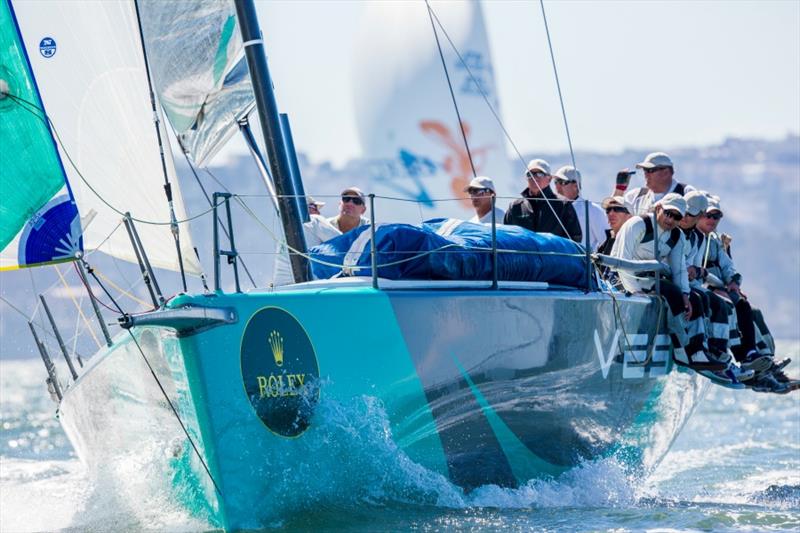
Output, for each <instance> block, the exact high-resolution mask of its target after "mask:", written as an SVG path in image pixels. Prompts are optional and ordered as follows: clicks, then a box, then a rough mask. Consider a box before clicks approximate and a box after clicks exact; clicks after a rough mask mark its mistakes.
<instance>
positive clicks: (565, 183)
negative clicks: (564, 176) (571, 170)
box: [556, 180, 578, 185]
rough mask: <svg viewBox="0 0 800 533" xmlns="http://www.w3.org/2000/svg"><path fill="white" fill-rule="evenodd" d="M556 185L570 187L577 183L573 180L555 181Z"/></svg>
mask: <svg viewBox="0 0 800 533" xmlns="http://www.w3.org/2000/svg"><path fill="white" fill-rule="evenodd" d="M556 183H557V184H558V185H571V184H573V183H578V182H577V181H575V180H556Z"/></svg>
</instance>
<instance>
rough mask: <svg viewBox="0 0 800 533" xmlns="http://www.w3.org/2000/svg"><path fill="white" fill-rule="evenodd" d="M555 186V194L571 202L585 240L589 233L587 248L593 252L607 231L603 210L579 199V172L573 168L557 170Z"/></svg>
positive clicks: (565, 167)
mask: <svg viewBox="0 0 800 533" xmlns="http://www.w3.org/2000/svg"><path fill="white" fill-rule="evenodd" d="M553 178H554V181H555V184H556V194H557V195H558V196H560V197H561V198H564V199H566V200H569V201H571V202H572V207H573V208H574V209H575V214H576V215H577V217H578V223H579V224H580V226H581V234H582V235H583V236H584V240H585V239H586V233H587V231H588V233H589V248H590V249H591V250H594V249H596V248H597V245H598V244H600V243H601V242H603V240H604V239H605V231H606V230H607V229H608V222H607V221H606V214H605V213H604V212H603V209H602V208H601V207H600V206H599V205H597V204H596V203H594V202H590V201H589V200H586V199H585V198H581V197H580V193H581V172H580V170H578V169H576V168H575V167H573V166H569V165H567V166H563V167H561V168H559V169H558V170H557V171H556V173H555V175H554V176H553ZM586 204H588V206H589V228H588V229H587V228H586Z"/></svg>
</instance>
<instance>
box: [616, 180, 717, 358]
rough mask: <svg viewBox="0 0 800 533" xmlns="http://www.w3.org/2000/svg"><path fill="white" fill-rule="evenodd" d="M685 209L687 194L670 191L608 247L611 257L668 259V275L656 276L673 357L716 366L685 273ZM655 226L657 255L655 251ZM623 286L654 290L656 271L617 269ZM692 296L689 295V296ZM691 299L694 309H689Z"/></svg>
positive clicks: (631, 289) (625, 226) (699, 306)
mask: <svg viewBox="0 0 800 533" xmlns="http://www.w3.org/2000/svg"><path fill="white" fill-rule="evenodd" d="M685 212H686V200H684V199H683V197H682V196H680V195H679V194H676V193H669V194H666V195H664V197H663V198H662V199H661V200H659V201H658V202H657V203H656V204H655V212H654V213H648V214H646V215H640V216H635V217H631V218H630V219H629V220H628V221H627V222H625V223H624V224H623V225H622V227H621V228H620V230H619V233H618V234H617V238H616V241H615V242H614V246H613V248H612V250H611V256H612V257H618V258H620V259H627V260H638V261H642V260H653V259H655V260H657V261H662V262H666V263H667V264H668V266H669V268H670V273H671V276H670V279H661V280H660V289H661V296H662V297H663V298H664V299H665V300H666V302H667V325H668V327H669V330H670V333H671V337H672V343H673V347H674V353H675V361H676V362H678V363H679V364H682V365H685V366H692V367H695V368H697V369H700V368H702V369H708V370H715V371H720V370H724V369H725V368H726V366H727V365H724V364H721V363H713V362H710V361H709V360H708V357H707V355H706V351H705V346H704V343H703V339H704V338H705V325H704V323H703V316H702V304H701V303H700V302H699V301H698V300H697V297H696V296H692V297H691V299H690V292H691V291H690V288H689V278H688V275H687V271H686V261H685V257H684V248H685V245H686V242H685V238H684V236H683V232H682V231H681V230H680V228H678V223H679V222H680V220H681V219H682V218H683V215H684V213H685ZM656 232H657V234H658V237H657V239H658V240H657V242H658V255H657V256H656V253H655V242H656ZM618 274H619V278H620V281H621V282H622V285H623V287H624V288H625V290H626V291H628V292H631V293H635V292H652V291H653V290H654V286H655V279H654V278H655V276H653V275H651V274H647V273H637V274H633V273H630V272H626V271H625V270H622V269H619V270H618ZM692 300H693V301H692ZM693 304H694V306H695V307H696V308H697V309H693Z"/></svg>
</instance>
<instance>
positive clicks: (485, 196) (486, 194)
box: [464, 176, 506, 224]
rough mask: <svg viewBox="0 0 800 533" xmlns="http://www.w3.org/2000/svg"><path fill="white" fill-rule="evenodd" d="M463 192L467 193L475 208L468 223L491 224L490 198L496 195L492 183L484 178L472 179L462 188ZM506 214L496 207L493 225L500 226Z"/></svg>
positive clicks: (489, 179)
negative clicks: (473, 214)
mask: <svg viewBox="0 0 800 533" xmlns="http://www.w3.org/2000/svg"><path fill="white" fill-rule="evenodd" d="M464 192H466V193H469V198H470V200H471V201H472V207H474V208H475V216H474V217H472V218H471V219H469V221H470V222H476V223H478V224H491V223H492V198H494V197H495V195H496V194H497V190H496V189H495V187H494V181H492V179H491V178H487V177H486V176H478V177H477V178H473V179H472V181H470V182H469V185H467V186H466V187H465V188H464ZM505 216H506V212H505V211H503V210H502V209H500V208H499V207H497V205H496V204H495V208H494V220H495V224H502V223H503V218H504V217H505Z"/></svg>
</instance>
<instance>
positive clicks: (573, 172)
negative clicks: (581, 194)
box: [553, 165, 581, 185]
mask: <svg viewBox="0 0 800 533" xmlns="http://www.w3.org/2000/svg"><path fill="white" fill-rule="evenodd" d="M553 177H554V178H555V179H557V180H563V181H577V182H578V184H579V185H580V183H581V171H580V170H578V169H577V168H575V167H573V166H571V165H564V166H563V167H561V168H559V169H558V170H556V173H555V174H553Z"/></svg>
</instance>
